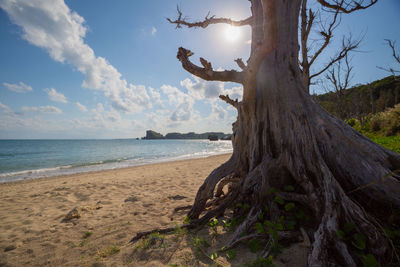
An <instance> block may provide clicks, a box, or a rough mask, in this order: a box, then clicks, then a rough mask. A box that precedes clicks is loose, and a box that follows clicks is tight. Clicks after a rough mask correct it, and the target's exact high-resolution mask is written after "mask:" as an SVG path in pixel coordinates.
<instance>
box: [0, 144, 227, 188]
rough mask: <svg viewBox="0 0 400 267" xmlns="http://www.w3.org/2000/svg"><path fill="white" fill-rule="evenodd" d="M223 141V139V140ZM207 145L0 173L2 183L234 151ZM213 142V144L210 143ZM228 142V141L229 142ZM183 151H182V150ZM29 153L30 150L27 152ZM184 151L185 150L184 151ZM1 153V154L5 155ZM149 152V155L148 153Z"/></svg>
mask: <svg viewBox="0 0 400 267" xmlns="http://www.w3.org/2000/svg"><path fill="white" fill-rule="evenodd" d="M221 142H222V141H221ZM204 143H205V146H204V147H202V148H201V149H200V151H197V152H192V153H185V154H180V153H182V152H183V151H182V150H180V149H179V150H175V151H173V152H172V151H171V152H172V153H171V154H169V153H166V151H165V150H164V151H160V152H162V153H153V152H152V153H151V154H147V153H142V152H140V153H136V154H134V156H133V155H132V157H130V156H128V157H126V156H122V157H115V158H110V159H104V160H98V161H96V160H94V161H91V162H76V163H70V162H66V165H63V166H50V167H47V166H46V167H43V168H38V169H29V170H15V171H14V170H10V169H9V171H8V172H5V173H0V183H2V182H10V181H17V180H25V179H36V178H44V177H51V176H60V175H70V174H76V173H85V172H91V171H101V170H108V169H117V168H125V167H132V166H140V165H146V164H152V163H158V162H168V161H176V160H184V159H191V158H203V157H208V156H212V155H218V154H225V153H231V152H232V146H231V145H230V144H229V145H224V144H223V145H222V146H220V145H221V144H219V145H218V146H215V145H216V144H217V143H210V142H209V141H208V140H207V142H204ZM209 144H211V146H210V145H209ZM227 144H228V143H227ZM180 151H181V152H180ZM26 153H29V152H26ZM183 153H184V152H183ZM4 154H5V153H3V154H0V156H1V155H4ZM146 154H147V155H146Z"/></svg>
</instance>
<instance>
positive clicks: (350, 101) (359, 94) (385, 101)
mask: <svg viewBox="0 0 400 267" xmlns="http://www.w3.org/2000/svg"><path fill="white" fill-rule="evenodd" d="M313 97H314V98H315V99H316V100H317V101H318V102H319V103H320V104H321V106H323V107H324V108H325V109H326V110H327V111H328V112H330V113H331V114H333V115H335V116H337V117H339V118H341V119H349V118H357V119H358V118H361V117H363V116H365V115H367V114H369V113H376V112H381V111H384V110H385V109H386V108H390V107H393V106H394V105H396V104H398V103H399V102H400V76H397V77H393V76H392V75H391V76H388V77H386V78H383V79H381V80H377V81H374V82H372V83H370V84H363V85H357V86H354V87H352V88H350V89H348V90H344V91H343V92H328V93H326V94H321V95H314V96H313Z"/></svg>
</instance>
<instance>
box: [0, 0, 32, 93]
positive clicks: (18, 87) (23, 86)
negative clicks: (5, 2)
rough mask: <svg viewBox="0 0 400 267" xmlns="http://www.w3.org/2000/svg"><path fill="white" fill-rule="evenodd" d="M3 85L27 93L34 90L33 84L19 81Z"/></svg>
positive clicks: (11, 89) (17, 91)
mask: <svg viewBox="0 0 400 267" xmlns="http://www.w3.org/2000/svg"><path fill="white" fill-rule="evenodd" d="M0 4H1V3H0ZM3 85H4V86H5V87H6V88H7V89H8V90H10V91H14V92H16V93H26V92H31V91H32V90H33V89H32V87H31V86H29V85H26V84H24V83H23V82H19V83H18V84H14V83H6V82H4V83H3Z"/></svg>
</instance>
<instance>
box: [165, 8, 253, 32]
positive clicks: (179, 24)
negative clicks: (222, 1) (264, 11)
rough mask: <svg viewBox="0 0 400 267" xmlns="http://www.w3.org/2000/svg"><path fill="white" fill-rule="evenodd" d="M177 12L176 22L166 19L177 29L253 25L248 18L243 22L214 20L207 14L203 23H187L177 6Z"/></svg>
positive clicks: (227, 19)
mask: <svg viewBox="0 0 400 267" xmlns="http://www.w3.org/2000/svg"><path fill="white" fill-rule="evenodd" d="M177 11H178V18H177V19H176V20H172V19H170V18H167V20H168V21H169V22H170V23H172V24H176V27H177V28H181V27H182V25H184V26H186V27H188V28H192V27H201V28H207V27H208V26H209V25H211V24H220V23H224V24H229V25H232V26H245V25H251V24H252V23H253V17H248V18H247V19H243V20H232V19H229V18H216V17H215V16H211V17H210V13H208V14H207V16H206V17H205V18H204V20H203V21H198V22H188V21H187V20H186V19H185V18H182V11H181V10H180V9H179V6H178V7H177Z"/></svg>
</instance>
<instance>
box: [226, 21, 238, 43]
mask: <svg viewBox="0 0 400 267" xmlns="http://www.w3.org/2000/svg"><path fill="white" fill-rule="evenodd" d="M240 35H241V31H240V28H239V27H234V26H231V25H226V26H225V29H224V36H225V39H226V40H227V41H229V42H231V43H234V42H236V41H238V40H239V38H240Z"/></svg>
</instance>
